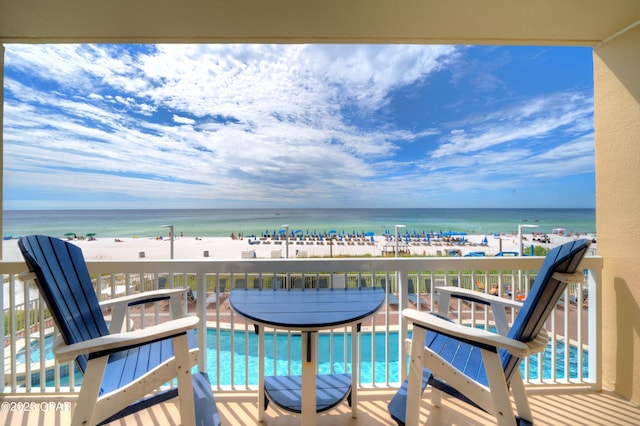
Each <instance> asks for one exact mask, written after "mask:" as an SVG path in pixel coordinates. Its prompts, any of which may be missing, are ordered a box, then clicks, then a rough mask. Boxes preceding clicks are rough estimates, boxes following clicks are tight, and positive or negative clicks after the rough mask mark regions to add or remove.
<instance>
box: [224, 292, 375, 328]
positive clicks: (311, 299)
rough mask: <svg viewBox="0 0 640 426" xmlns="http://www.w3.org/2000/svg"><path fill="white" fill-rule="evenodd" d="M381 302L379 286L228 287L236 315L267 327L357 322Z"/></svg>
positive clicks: (330, 325) (332, 324) (311, 326)
mask: <svg viewBox="0 0 640 426" xmlns="http://www.w3.org/2000/svg"><path fill="white" fill-rule="evenodd" d="M383 303H384V291H383V290H382V289H381V288H360V289H332V290H331V289H329V290H328V289H320V290H315V289H310V290H254V289H236V290H232V291H231V295H230V296H229V304H230V305H231V308H232V309H233V310H234V311H235V312H236V313H237V314H239V315H241V316H243V317H245V318H247V319H248V320H250V321H252V322H255V323H258V324H262V325H264V326H267V327H277V328H284V329H290V330H321V329H329V328H334V327H337V326H342V325H347V324H352V323H356V322H359V321H360V320H362V319H364V318H366V317H368V316H370V315H372V314H374V313H375V312H376V311H377V310H378V309H380V307H381V306H382V304H383Z"/></svg>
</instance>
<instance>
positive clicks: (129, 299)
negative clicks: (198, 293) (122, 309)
mask: <svg viewBox="0 0 640 426" xmlns="http://www.w3.org/2000/svg"><path fill="white" fill-rule="evenodd" d="M186 291H187V288H186V287H185V288H167V289H162V290H153V291H145V292H143V293H135V294H128V295H126V296H120V297H116V298H113V299H107V300H103V301H101V302H100V307H101V308H111V307H116V306H118V305H121V304H125V305H127V306H129V305H131V304H141V303H147V302H153V301H155V300H157V299H158V298H162V297H163V296H164V297H165V298H167V297H172V296H173V295H174V294H179V293H185V292H186Z"/></svg>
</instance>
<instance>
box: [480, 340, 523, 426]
mask: <svg viewBox="0 0 640 426" xmlns="http://www.w3.org/2000/svg"><path fill="white" fill-rule="evenodd" d="M482 359H483V361H484V365H485V369H486V373H487V379H488V381H489V389H491V399H492V400H493V409H494V412H493V415H495V416H496V420H497V422H498V425H500V426H511V425H513V426H515V424H516V418H515V415H514V414H513V409H512V407H511V399H510V398H509V388H508V387H507V381H506V379H505V376H504V371H503V370H502V363H501V361H500V355H499V354H498V353H497V352H491V351H487V350H483V351H482Z"/></svg>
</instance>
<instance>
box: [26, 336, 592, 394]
mask: <svg viewBox="0 0 640 426" xmlns="http://www.w3.org/2000/svg"><path fill="white" fill-rule="evenodd" d="M218 334H219V338H220V353H219V357H220V383H219V384H220V385H231V383H232V381H231V376H232V374H233V379H234V380H233V383H234V384H236V385H244V384H245V381H246V379H245V371H248V374H246V376H248V377H249V384H250V385H257V384H258V336H257V335H256V334H255V333H254V332H253V331H249V332H248V333H245V332H244V331H234V332H231V331H229V330H217V329H212V328H210V329H207V371H208V372H209V379H210V380H211V382H212V384H213V385H218V383H216V376H217V362H218V361H217V360H218V353H217V350H216V341H217V340H216V339H217V338H218ZM232 336H233V350H231V347H232V346H231V341H232ZM247 339H248V340H247ZM345 339H346V342H345ZM371 339H372V333H371V332H361V333H360V351H361V355H360V359H361V361H360V366H361V377H360V381H361V383H363V384H372V382H373V377H374V374H373V371H374V369H375V383H376V384H384V383H385V382H386V376H387V367H388V369H389V371H388V374H389V382H391V383H394V382H399V381H400V379H399V378H398V374H399V368H398V350H397V348H398V333H397V332H390V333H389V337H388V340H389V341H388V344H387V342H386V341H385V333H384V332H378V333H375V339H374V342H373V345H372V341H371ZM301 344H302V343H301V336H300V334H292V335H291V337H289V336H288V335H287V334H286V333H277V334H276V335H275V346H274V334H273V333H265V374H266V375H274V374H277V375H287V374H293V375H299V374H302V373H301V371H302V370H301V366H302V363H301V354H302V349H301ZM318 344H319V348H320V349H319V352H318V370H319V372H320V374H329V373H337V374H340V373H351V334H350V333H347V334H345V333H333V334H329V333H320V334H319V336H318ZM52 345H53V336H52V335H50V336H47V337H46V338H45V358H46V359H47V360H52V359H53V351H52V350H51V348H52ZM387 347H388V348H390V350H389V351H388V352H387V351H386V348H387ZM30 349H31V352H30V358H31V362H34V363H39V362H40V345H39V341H38V340H37V339H34V340H33V341H32V342H31V347H30ZM569 351H570V352H569V374H570V378H571V379H575V378H577V377H578V350H577V348H576V347H575V346H570V347H569ZM564 352H565V345H564V344H563V343H562V342H558V343H557V344H556V366H555V367H556V377H557V378H558V379H564V375H565V373H564ZM372 353H375V360H376V361H375V362H372V361H371V360H372ZM246 354H248V356H247V357H246V358H245V355H246ZM331 354H333V355H332V356H331ZM289 357H291V362H290V363H289V361H288V359H289ZM345 358H346V362H345ZM582 358H583V371H582V376H583V377H584V378H588V372H589V366H588V351H586V350H583V351H582ZM16 359H17V362H18V363H21V364H23V363H24V361H25V350H24V348H23V349H22V350H20V351H18V353H17V354H16ZM245 359H246V360H247V362H245ZM385 361H387V362H385ZM551 361H552V347H551V344H550V345H549V346H547V348H546V349H545V351H544V352H543V353H542V365H543V374H542V378H543V379H550V378H551V376H552V374H551V365H552V362H551ZM231 365H234V366H235V368H234V371H233V372H232V371H231ZM520 368H521V371H522V374H523V377H524V375H525V372H524V363H522V364H521V365H520ZM75 370H76V374H75V383H76V384H79V383H81V380H82V375H81V374H80V373H79V372H77V369H75ZM39 376H40V374H39V373H37V372H36V373H33V374H32V385H33V386H38V385H39V383H40V377H39ZM529 377H530V378H531V379H536V378H537V377H538V355H537V354H536V355H532V356H531V357H530V363H529ZM60 383H61V385H62V386H66V385H68V369H67V368H66V367H63V369H61V372H60ZM53 384H54V382H53V369H49V370H48V371H47V386H53Z"/></svg>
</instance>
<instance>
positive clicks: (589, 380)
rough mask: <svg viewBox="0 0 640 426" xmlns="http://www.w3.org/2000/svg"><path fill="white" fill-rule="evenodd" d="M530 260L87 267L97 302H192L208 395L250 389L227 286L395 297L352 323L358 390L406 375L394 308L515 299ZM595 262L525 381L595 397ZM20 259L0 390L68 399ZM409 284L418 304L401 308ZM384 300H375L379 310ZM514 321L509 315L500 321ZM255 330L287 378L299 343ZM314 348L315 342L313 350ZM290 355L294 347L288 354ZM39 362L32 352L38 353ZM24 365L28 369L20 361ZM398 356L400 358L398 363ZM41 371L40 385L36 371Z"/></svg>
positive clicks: (67, 381)
mask: <svg viewBox="0 0 640 426" xmlns="http://www.w3.org/2000/svg"><path fill="white" fill-rule="evenodd" d="M542 260H543V258H541V257H512V258H498V257H496V258H489V257H485V258H446V257H437V258H415V257H414V258H348V259H296V260H285V259H276V260H272V259H268V260H267V259H264V260H263V259H254V260H209V259H206V260H193V261H184V260H172V261H152V260H138V261H128V262H117V261H92V262H89V263H88V266H89V270H90V272H91V274H92V276H93V277H95V278H94V283H95V288H96V292H97V293H98V295H99V297H100V298H102V299H104V298H111V297H115V296H118V295H121V294H128V293H132V292H142V291H149V290H153V289H157V288H161V287H163V286H166V287H183V286H188V287H189V288H191V289H192V290H193V294H194V300H195V302H191V301H189V300H187V298H185V301H184V303H185V308H186V309H188V310H189V311H191V312H193V313H195V314H197V315H198V316H199V317H200V323H199V326H198V344H199V346H200V349H201V356H200V358H199V369H201V370H206V371H208V373H209V377H210V379H211V381H212V383H213V387H214V389H233V390H250V389H255V388H256V384H257V372H256V371H257V359H256V357H257V349H256V346H255V345H256V344H257V343H255V342H257V340H256V336H255V333H254V329H253V327H252V325H251V324H246V323H245V322H244V321H243V320H242V319H240V318H239V317H237V316H235V315H234V314H233V312H232V311H230V310H229V308H228V306H227V304H226V301H225V295H226V294H227V293H228V292H229V291H230V289H232V288H239V287H247V288H249V289H253V288H273V287H284V288H289V287H293V288H299V287H305V288H316V287H318V286H326V285H328V286H333V287H344V286H346V287H358V286H367V287H370V286H372V285H375V286H383V287H384V286H385V285H387V286H388V288H389V289H390V291H391V292H392V293H393V294H394V295H395V296H397V297H398V300H399V304H398V305H397V306H395V305H392V304H390V303H385V304H384V305H383V307H382V308H381V309H380V311H379V312H378V313H377V314H376V315H375V317H374V318H373V319H370V320H368V321H365V322H364V323H363V324H362V332H361V335H360V338H359V345H360V351H359V352H360V359H359V360H358V363H357V365H358V366H359V371H357V374H358V383H359V385H360V386H363V387H371V386H376V387H393V386H397V385H398V384H399V381H401V380H402V379H403V378H404V377H405V376H406V369H407V358H406V353H405V352H404V347H403V346H404V345H401V344H400V343H399V342H402V341H403V340H404V338H405V336H407V333H409V332H410V329H409V326H408V324H407V323H406V322H405V321H404V320H403V318H402V317H401V315H400V312H401V311H402V309H403V308H405V307H416V308H417V309H422V310H425V309H426V310H434V311H435V310H436V307H435V305H436V303H437V297H434V288H435V287H437V286H441V285H455V286H460V287H464V288H468V289H475V290H478V291H488V290H489V289H490V288H491V287H492V285H493V284H497V285H498V288H499V292H500V294H502V297H512V298H516V297H519V295H520V294H522V295H523V296H526V294H527V291H528V289H529V283H530V282H531V281H532V280H533V279H534V277H535V275H536V272H537V268H539V266H540V264H541V262H542ZM602 264H603V260H602V258H599V257H587V258H585V260H584V261H583V263H582V265H581V267H582V268H584V269H585V270H586V271H587V272H588V273H587V274H586V277H587V278H586V281H585V282H584V283H581V284H578V285H576V286H574V287H572V288H568V289H567V291H566V292H565V295H564V298H563V299H564V300H563V303H560V304H559V305H558V307H557V308H556V310H555V312H554V314H552V316H551V318H550V319H549V321H548V322H547V329H548V330H549V332H550V336H551V338H550V345H549V347H548V349H547V352H545V355H544V356H541V357H537V356H534V357H533V358H528V359H526V360H525V362H523V367H522V368H523V371H524V373H525V374H524V377H525V382H526V383H527V384H530V385H535V384H547V385H548V384H552V385H553V384H562V385H566V384H589V385H591V386H592V387H593V388H595V389H600V362H601V360H600V342H599V340H598V336H599V330H600V328H601V323H600V315H599V300H600V298H599V291H600V290H599V286H598V283H599V282H600V279H601V278H600V277H601V269H602ZM25 269H26V266H25V265H24V263H21V262H0V272H1V273H2V274H3V278H4V286H5V288H6V290H5V292H4V293H3V296H2V300H0V302H1V303H2V305H3V306H5V310H4V315H3V317H2V319H0V321H1V322H2V327H3V329H4V331H5V338H4V357H3V360H2V364H3V365H2V367H3V370H4V372H5V376H4V377H5V380H4V392H5V393H20V392H30V393H34V392H66V391H72V392H74V391H77V387H78V385H79V382H78V381H79V379H80V376H79V374H77V373H76V372H75V366H74V365H73V364H72V363H69V364H65V365H61V364H58V363H57V362H56V361H55V360H54V359H53V355H52V353H51V351H50V349H49V347H48V346H47V344H48V342H50V340H51V336H52V335H53V333H54V328H55V327H54V324H53V322H52V321H51V319H50V318H49V316H48V311H47V310H46V306H45V305H44V303H42V301H41V299H40V297H39V294H38V291H37V289H36V288H35V287H33V286H32V285H31V286H30V285H28V284H27V285H23V283H22V282H21V281H20V276H19V274H20V273H21V272H23V271H24V270H25ZM411 287H413V288H414V291H416V292H417V299H414V301H415V300H418V301H419V302H418V303H417V304H414V303H413V302H410V301H409V300H408V296H409V295H408V288H411ZM392 298H393V296H390V297H389V300H387V301H385V302H391V299H392ZM451 312H452V314H451V316H452V318H453V319H456V320H459V321H462V322H464V323H466V324H469V325H470V326H476V327H491V326H492V317H491V315H490V312H488V311H487V310H486V308H485V307H482V306H472V305H470V304H467V303H465V302H461V301H458V302H456V303H455V304H454V305H452V306H451ZM512 315H515V313H512ZM167 318H168V311H167V310H166V307H165V306H163V305H162V304H155V305H147V306H144V305H143V306H137V307H134V308H131V311H130V313H129V323H130V324H131V326H132V327H145V326H147V325H151V324H154V323H156V322H161V321H163V320H165V319H167ZM272 331H273V330H268V329H267V330H266V332H267V334H268V335H269V338H267V340H266V348H267V349H266V352H265V356H266V357H267V358H268V359H267V360H266V362H265V366H266V371H267V374H272V373H273V372H275V373H276V374H291V373H292V372H293V373H295V371H296V369H297V368H298V366H299V364H298V362H297V360H296V358H297V359H298V360H299V356H300V355H299V354H300V350H299V349H297V348H296V345H299V343H298V339H299V336H298V335H296V334H295V333H283V332H278V333H272ZM346 333H347V331H346V330H334V331H332V332H330V333H327V334H324V335H323V336H321V338H322V340H324V341H325V343H321V345H320V347H321V348H322V349H320V350H321V351H322V352H321V353H320V359H321V365H320V367H319V368H321V369H324V370H328V371H335V372H341V371H347V370H348V369H349V368H350V367H349V365H350V363H349V362H348V361H349V359H350V356H351V350H350V344H349V342H350V339H348V338H347V336H346ZM323 345H324V346H323ZM298 347H299V346H298ZM41 354H43V355H42V356H41ZM29 360H30V361H29ZM399 360H400V361H399ZM43 371H44V372H46V374H45V379H44V380H41V375H40V373H41V372H43Z"/></svg>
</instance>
